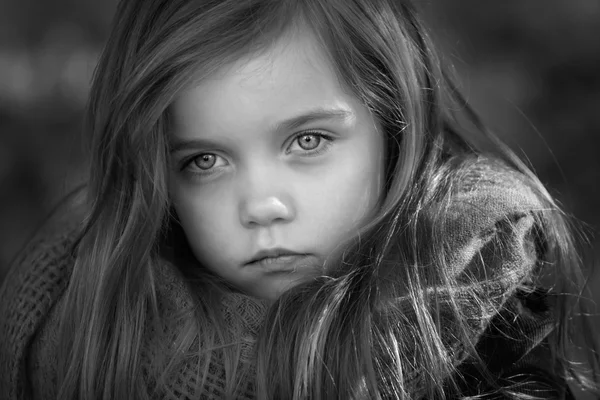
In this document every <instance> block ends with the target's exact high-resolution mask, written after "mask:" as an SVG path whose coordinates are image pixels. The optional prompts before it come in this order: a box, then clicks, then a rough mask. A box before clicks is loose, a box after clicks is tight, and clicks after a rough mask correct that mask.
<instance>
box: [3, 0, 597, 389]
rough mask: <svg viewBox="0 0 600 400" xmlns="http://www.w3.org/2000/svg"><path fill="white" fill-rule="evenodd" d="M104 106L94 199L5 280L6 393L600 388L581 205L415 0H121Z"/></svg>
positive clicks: (94, 131)
mask: <svg viewBox="0 0 600 400" xmlns="http://www.w3.org/2000/svg"><path fill="white" fill-rule="evenodd" d="M88 111H89V113H88V115H89V129H88V133H89V135H90V137H89V138H90V144H91V169H90V176H89V183H88V184H87V185H86V187H85V188H84V189H83V190H82V191H80V194H83V195H84V198H85V199H86V200H87V201H85V202H83V204H79V203H80V202H79V201H77V200H75V199H72V201H71V202H70V203H69V204H68V207H66V208H67V210H68V213H67V218H66V219H59V221H58V222H55V223H54V224H50V226H51V227H50V228H48V231H47V232H45V233H44V234H42V235H40V236H39V238H38V239H37V240H36V241H34V243H33V244H32V245H31V246H30V247H29V249H28V250H26V251H25V252H24V253H23V256H21V258H20V259H19V260H17V262H16V265H15V267H14V268H13V270H12V272H11V273H10V275H9V276H8V278H7V279H6V282H5V283H4V286H3V288H2V291H1V292H0V298H1V302H0V315H1V316H2V317H1V318H2V319H1V321H0V355H1V357H2V358H1V360H0V393H2V394H3V395H4V396H5V397H4V398H8V399H25V398H33V399H46V398H59V399H205V398H225V399H233V398H246V399H250V398H258V399H338V398H339V399H437V398H449V399H456V398H494V399H495V398H528V399H529V398H543V399H548V398H551V399H564V398H572V394H571V391H570V389H569V386H568V382H572V384H573V385H578V386H580V387H583V388H588V389H590V390H595V387H596V386H595V378H597V375H596V374H595V371H596V368H597V363H598V357H597V353H596V352H595V351H594V349H595V344H594V340H593V339H595V338H594V336H593V334H592V332H591V330H590V328H589V327H587V325H586V323H585V320H582V319H573V318H572V317H573V316H574V315H576V313H577V312H578V311H577V310H578V308H575V306H577V307H579V308H582V307H583V305H582V304H579V302H578V295H579V294H580V292H581V290H582V281H583V280H582V277H581V271H580V269H579V260H578V257H577V255H576V254H575V250H574V245H573V240H572V238H571V236H570V234H569V231H568V229H567V222H566V220H565V217H564V215H563V214H562V213H561V212H560V210H559V209H558V208H557V206H556V204H555V203H554V201H553V200H552V198H551V197H550V196H549V195H548V193H547V192H546V190H545V189H544V188H543V186H542V185H541V184H540V182H539V181H538V180H537V179H536V177H535V176H534V175H533V174H532V173H531V172H530V171H529V170H528V169H527V168H526V167H525V165H524V164H523V163H522V162H520V161H519V160H518V159H517V158H516V157H515V156H514V155H513V154H512V153H511V152H510V151H509V150H507V149H506V148H505V147H503V146H502V145H501V144H500V143H499V141H498V140H497V139H495V138H494V136H492V135H490V134H489V133H487V131H486V130H485V129H484V127H483V126H482V125H481V123H480V122H479V120H478V119H477V118H476V116H475V115H474V113H473V111H472V110H471V109H470V108H469V107H468V105H467V104H466V103H465V101H464V99H463V98H462V97H461V95H460V94H459V92H458V91H457V88H456V87H455V86H454V85H453V83H452V80H451V79H450V77H449V74H448V72H447V71H446V69H445V68H444V67H443V66H442V64H441V62H440V60H439V59H438V57H437V56H436V53H435V52H434V50H433V47H432V45H431V43H430V42H429V38H428V37H427V35H426V33H425V31H424V29H423V27H422V25H421V23H420V21H419V19H418V18H417V16H416V15H415V11H414V9H413V6H412V5H411V4H410V2H409V1H408V0H318V1H317V0H170V1H164V0H127V1H122V2H121V4H120V5H119V8H118V11H117V14H116V18H115V21H114V27H113V31H112V34H111V36H110V39H109V41H108V45H107V47H106V49H105V51H104V53H103V55H102V58H101V60H100V63H99V66H98V69H97V71H96V75H95V79H94V83H93V89H92V94H91V99H90V102H89V110H88ZM578 322H582V326H583V329H579V325H577V323H578ZM575 330H577V332H578V333H580V334H582V336H581V337H582V338H583V344H584V345H585V346H589V354H590V357H589V360H588V364H589V367H588V368H591V372H590V373H587V372H586V369H585V368H579V367H578V366H577V365H576V364H574V363H572V362H570V361H569V357H568V350H569V349H570V346H571V344H572V341H573V339H574V337H575V335H574V331H575Z"/></svg>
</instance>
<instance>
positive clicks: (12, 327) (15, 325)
mask: <svg viewBox="0 0 600 400" xmlns="http://www.w3.org/2000/svg"><path fill="white" fill-rule="evenodd" d="M80 201H81V198H79V197H77V198H69V200H68V201H66V202H65V203H64V204H63V205H62V206H61V207H59V209H58V210H57V211H56V212H55V213H54V214H53V215H52V216H51V217H50V218H49V220H48V221H47V222H46V223H45V224H44V226H43V227H41V228H40V229H39V231H38V232H37V233H36V235H35V236H34V237H33V238H32V239H31V240H30V242H29V243H28V244H27V245H26V246H25V247H24V248H23V249H22V250H21V252H20V253H19V255H18V256H17V257H16V259H15V260H14V262H13V263H12V265H11V267H10V270H9V272H8V274H7V276H6V278H5V279H4V281H3V283H2V286H1V287H0V392H2V393H9V398H12V397H17V396H21V395H22V393H23V391H24V390H25V387H26V379H27V378H26V371H25V370H24V367H25V365H26V360H27V357H28V354H29V352H30V348H31V345H32V342H33V339H34V338H35V337H36V335H38V334H39V332H40V330H41V329H42V327H43V325H44V324H45V322H46V321H47V319H48V317H49V315H50V314H51V311H52V310H53V308H54V306H55V305H56V303H57V302H58V300H59V299H60V296H61V295H62V293H63V291H64V289H65V288H66V286H67V283H68V280H69V276H70V271H71V269H72V267H73V263H74V257H73V254H72V250H73V245H74V243H75V241H76V238H77V236H78V233H79V231H80V230H81V226H82V219H81V215H80V212H81V207H82V205H81V204H82V203H81V202H80Z"/></svg>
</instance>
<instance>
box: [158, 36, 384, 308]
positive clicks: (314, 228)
mask: <svg viewBox="0 0 600 400" xmlns="http://www.w3.org/2000/svg"><path fill="white" fill-rule="evenodd" d="M172 112H173V117H174V130H173V131H172V132H171V137H170V145H171V156H172V159H173V165H172V168H171V172H170V195H171V199H172V202H173V205H174V207H175V210H176V212H177V215H178V217H179V220H180V223H181V226H182V227H183V230H184V232H185V234H186V237H187V239H188V241H189V244H190V246H191V249H192V251H193V253H194V255H195V256H196V258H197V259H198V260H199V261H200V262H201V263H202V264H203V265H204V266H205V267H206V268H209V269H210V270H212V271H213V272H214V273H216V274H218V275H220V276H221V277H223V278H225V279H226V280H227V281H228V282H230V283H231V284H233V285H234V286H236V287H237V288H239V289H240V290H242V291H244V292H246V293H248V294H251V295H253V296H256V297H260V298H266V299H275V298H277V297H278V296H279V295H280V294H281V293H282V292H283V291H284V290H286V289H287V288H289V287H290V286H292V285H293V284H294V283H296V282H299V281H302V280H306V279H308V278H310V276H315V275H319V274H320V273H322V272H323V270H322V267H323V265H324V263H325V261H326V259H327V257H328V256H331V255H332V254H333V253H334V252H335V251H336V250H337V246H339V245H340V243H341V242H342V241H343V240H345V239H347V238H348V237H349V236H351V235H353V234H354V233H356V229H357V227H358V226H359V225H360V224H361V222H363V220H364V218H365V217H367V216H368V215H369V214H370V213H372V212H373V211H374V208H375V206H376V204H377V201H378V199H379V195H380V192H381V188H382V187H383V179H384V175H383V171H384V168H383V167H384V166H383V162H384V147H383V146H384V145H383V143H384V140H383V135H382V133H381V132H380V131H379V130H378V126H377V123H376V121H375V119H374V118H373V116H372V115H371V114H370V113H369V111H368V110H367V108H366V107H364V106H363V105H362V104H361V103H360V102H359V101H358V99H357V98H355V97H354V96H353V95H351V94H350V93H349V92H348V91H346V90H344V88H342V87H341V86H340V83H339V82H338V80H337V78H336V76H335V73H334V71H333V69H332V67H331V65H330V63H329V61H328V59H327V57H326V56H325V54H324V52H323V49H322V48H321V47H320V45H319V43H318V41H317V40H316V39H315V38H314V37H313V36H312V35H310V34H309V33H308V32H307V31H300V32H299V33H297V34H295V35H289V36H288V37H285V38H284V39H281V40H280V41H279V42H278V43H277V44H275V45H274V46H273V47H272V48H271V49H270V50H269V51H267V52H265V53H262V54H260V55H256V56H254V57H249V58H246V59H243V60H240V61H239V62H237V63H235V64H234V65H229V66H227V67H226V68H223V69H222V70H221V71H219V73H217V74H216V75H214V76H212V77H211V78H210V79H206V80H203V81H202V82H201V83H200V84H199V85H198V86H196V87H193V88H190V89H189V90H188V91H186V92H184V93H183V94H182V95H181V96H180V97H179V98H178V99H177V100H176V101H175V103H174V104H173V106H172Z"/></svg>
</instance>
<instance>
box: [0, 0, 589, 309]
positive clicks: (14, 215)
mask: <svg viewBox="0 0 600 400" xmlns="http://www.w3.org/2000/svg"><path fill="white" fill-rule="evenodd" d="M419 1H420V2H421V5H422V8H423V9H424V14H423V15H424V18H425V20H426V21H427V22H428V23H429V25H430V28H431V31H432V34H433V35H434V36H435V37H436V38H437V40H438V43H439V45H440V47H441V48H442V50H443V52H444V54H445V56H446V58H447V59H448V60H450V61H451V62H452V63H453V64H454V65H455V67H456V69H457V70H458V72H459V77H460V78H461V84H462V87H463V89H464V91H465V93H466V95H467V97H468V99H469V100H470V102H471V103H472V104H473V106H474V107H475V109H476V110H477V111H478V112H479V113H480V114H481V115H482V116H483V118H484V119H485V120H486V121H487V123H488V124H489V125H490V126H491V127H492V128H493V129H494V130H495V131H496V132H497V133H498V134H499V135H500V136H501V137H502V138H503V139H504V140H505V141H506V142H508V144H509V145H510V146H511V147H512V148H513V149H515V150H516V151H517V152H518V153H519V154H520V155H522V156H525V157H527V158H528V159H529V160H530V162H531V164H532V165H533V167H534V169H535V171H536V172H537V173H538V175H539V176H540V177H541V180H542V181H543V182H544V183H545V184H546V185H547V186H548V188H549V189H550V192H551V193H552V194H553V195H555V196H556V197H557V198H558V199H559V200H560V201H561V203H562V204H563V205H564V207H565V209H566V210H567V211H568V212H569V213H571V214H573V215H574V216H575V217H576V218H577V219H578V220H580V221H581V222H582V223H583V224H584V231H585V232H586V233H587V234H589V235H590V238H591V242H592V245H591V246H590V247H589V251H588V252H589V254H588V260H589V265H591V264H592V263H593V260H596V261H597V260H599V259H600V250H599V249H600V239H599V238H600V235H598V234H597V231H598V228H600V208H599V205H600V157H599V153H600V1H598V0H569V1H565V0H527V1H522V0H502V1H480V0H417V2H419ZM115 6H116V1H115V0H19V1H14V0H0V282H1V281H2V278H3V277H4V275H5V273H6V269H7V267H8V265H9V263H10V260H11V259H12V258H13V257H14V255H15V254H16V252H17V251H18V250H19V249H20V248H21V246H23V244H24V242H25V241H26V240H27V239H28V238H29V237H30V235H31V234H32V233H33V232H34V230H35V229H36V228H37V227H38V225H39V224H40V222H41V221H42V220H43V218H44V216H45V215H46V214H47V213H48V212H49V210H51V208H52V206H53V205H54V204H55V203H56V202H57V201H58V199H59V198H60V197H61V196H62V195H63V194H64V193H65V192H66V191H67V190H68V189H69V188H72V187H73V186H74V185H75V184H76V183H78V182H82V181H83V179H84V177H85V164H86V160H85V156H84V153H83V151H82V145H81V143H80V133H81V127H82V111H83V108H84V105H85V101H86V96H87V94H88V89H89V83H90V77H91V75H92V73H93V69H94V66H95V62H96V59H97V57H98V55H99V53H100V51H101V48H102V46H103V42H104V41H105V40H106V38H107V34H108V29H109V24H110V21H111V18H112V13H113V12H114V9H115ZM594 235H595V236H594ZM595 282H596V283H594V285H597V284H598V283H600V281H598V280H596V281H595ZM596 292H598V291H596ZM596 297H597V298H598V295H596Z"/></svg>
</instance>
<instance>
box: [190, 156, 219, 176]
mask: <svg viewBox="0 0 600 400" xmlns="http://www.w3.org/2000/svg"><path fill="white" fill-rule="evenodd" d="M228 164H229V163H228V162H227V160H225V159H224V158H223V157H221V156H220V155H218V154H214V153H202V154H198V155H196V156H194V157H192V158H191V159H189V160H188V161H186V162H185V163H184V165H183V168H182V170H187V171H188V172H191V173H194V174H200V175H210V174H212V173H213V172H214V171H213V170H214V169H216V168H219V167H224V166H226V165H228Z"/></svg>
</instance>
